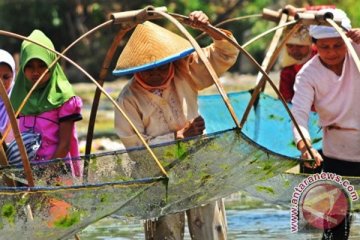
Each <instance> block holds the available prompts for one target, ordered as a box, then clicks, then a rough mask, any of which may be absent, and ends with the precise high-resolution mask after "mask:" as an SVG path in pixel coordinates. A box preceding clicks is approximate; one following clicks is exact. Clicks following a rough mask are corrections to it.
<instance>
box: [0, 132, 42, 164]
mask: <svg viewBox="0 0 360 240" xmlns="http://www.w3.org/2000/svg"><path fill="white" fill-rule="evenodd" d="M21 137H22V140H23V142H24V145H25V149H26V152H27V155H28V158H29V161H30V162H31V161H34V160H35V157H36V152H37V150H38V149H39V148H40V145H41V135H40V133H35V132H29V131H27V132H23V133H21ZM6 156H7V158H8V162H9V164H19V163H22V160H21V156H20V151H19V148H18V145H17V143H16V141H15V140H13V141H12V142H11V143H10V144H9V146H8V149H7V151H6Z"/></svg>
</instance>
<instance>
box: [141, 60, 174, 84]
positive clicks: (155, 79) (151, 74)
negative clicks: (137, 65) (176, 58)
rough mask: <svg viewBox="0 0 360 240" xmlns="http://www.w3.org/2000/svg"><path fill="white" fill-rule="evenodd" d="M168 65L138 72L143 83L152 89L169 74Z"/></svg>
mask: <svg viewBox="0 0 360 240" xmlns="http://www.w3.org/2000/svg"><path fill="white" fill-rule="evenodd" d="M169 67H170V64H165V65H162V66H159V67H157V68H152V69H149V70H146V71H142V72H140V75H141V78H142V79H143V81H144V82H145V83H146V84H148V85H150V86H153V87H156V86H160V85H161V84H162V83H163V82H164V81H165V80H166V77H167V76H168V74H169Z"/></svg>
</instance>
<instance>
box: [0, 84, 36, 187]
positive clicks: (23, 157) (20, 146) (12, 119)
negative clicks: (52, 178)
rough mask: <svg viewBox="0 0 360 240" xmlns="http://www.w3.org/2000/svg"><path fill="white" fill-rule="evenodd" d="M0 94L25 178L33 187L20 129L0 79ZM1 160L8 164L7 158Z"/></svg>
mask: <svg viewBox="0 0 360 240" xmlns="http://www.w3.org/2000/svg"><path fill="white" fill-rule="evenodd" d="M0 96H1V98H2V100H3V102H4V105H5V108H6V111H7V114H8V116H9V121H10V125H11V128H12V130H13V132H14V137H15V140H16V143H17V145H18V149H19V151H20V156H21V160H22V163H23V166H24V172H25V177H26V180H27V182H28V186H29V187H33V186H34V185H35V184H34V178H33V175H32V170H31V167H30V162H29V158H28V155H27V152H26V149H25V146H24V143H23V140H22V138H21V133H20V130H19V126H18V125H17V121H16V118H15V113H14V109H13V108H12V106H11V103H10V100H9V96H8V95H7V93H6V89H5V87H4V84H3V83H2V81H0ZM2 161H3V162H4V163H5V166H6V165H8V163H7V159H5V161H4V160H2Z"/></svg>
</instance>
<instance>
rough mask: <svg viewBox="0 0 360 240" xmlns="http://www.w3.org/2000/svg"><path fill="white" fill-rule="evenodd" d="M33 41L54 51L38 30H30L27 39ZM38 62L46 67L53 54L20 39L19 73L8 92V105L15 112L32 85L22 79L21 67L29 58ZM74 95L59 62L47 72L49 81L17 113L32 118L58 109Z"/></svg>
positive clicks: (23, 66)
mask: <svg viewBox="0 0 360 240" xmlns="http://www.w3.org/2000/svg"><path fill="white" fill-rule="evenodd" d="M28 38H29V39H31V40H32V41H34V42H37V43H39V44H42V45H44V46H46V47H48V48H49V49H55V48H54V45H53V44H52V42H51V40H50V39H49V38H48V37H46V35H45V34H44V33H43V32H41V31H40V30H34V31H33V32H32V33H31V34H30V35H29V37H28ZM34 58H37V59H40V60H42V61H43V62H45V63H46V65H47V66H49V65H50V64H51V63H52V62H53V61H54V60H55V59H56V54H55V53H53V52H51V51H50V50H47V49H46V48H43V47H41V46H39V45H37V44H35V43H32V42H29V41H26V40H24V41H23V42H22V44H21V52H20V70H19V73H18V75H17V77H16V80H15V85H14V88H13V90H12V93H11V97H10V100H11V103H12V105H13V108H14V110H15V111H17V109H18V108H19V106H20V104H21V103H22V101H23V100H24V98H25V96H26V95H27V94H28V92H29V91H30V89H31V87H32V83H31V82H30V81H29V80H28V79H27V78H26V77H25V75H24V69H25V65H26V64H27V63H28V62H29V61H30V60H31V59H34ZM73 96H75V93H74V90H73V88H72V86H71V84H70V83H69V81H68V79H67V77H66V76H65V73H64V72H63V70H62V68H61V66H60V64H59V63H56V64H55V65H54V66H53V67H52V68H51V69H50V79H49V81H48V82H47V83H45V85H44V86H38V87H37V88H36V89H35V90H34V91H33V93H32V94H31V96H30V98H29V99H28V101H27V102H26V104H25V106H24V108H23V109H22V110H21V114H23V115H36V114H39V113H42V112H47V111H49V110H52V109H54V108H57V107H60V106H61V105H62V104H63V103H65V102H66V101H67V100H69V99H70V98H71V97H73Z"/></svg>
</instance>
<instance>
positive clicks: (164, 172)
mask: <svg viewBox="0 0 360 240" xmlns="http://www.w3.org/2000/svg"><path fill="white" fill-rule="evenodd" d="M111 21H112V20H111ZM111 21H110V22H111ZM108 22H109V21H108ZM0 35H7V36H11V37H15V38H19V39H22V40H27V41H29V42H32V43H34V44H37V45H39V46H41V47H43V48H45V49H47V50H49V51H51V52H53V53H55V54H57V55H59V56H60V57H62V58H63V59H65V60H66V61H68V62H69V63H71V64H72V65H73V66H74V67H76V68H77V69H79V71H80V72H82V73H83V74H84V75H85V76H87V77H88V78H89V79H90V80H91V81H92V82H93V83H94V84H95V85H96V86H97V87H98V88H99V89H100V90H101V92H102V93H103V94H104V95H105V96H106V97H107V98H108V99H109V100H110V102H111V103H112V104H113V105H114V106H115V108H116V109H117V110H118V111H120V112H121V114H123V116H124V117H125V119H126V120H127V121H128V122H129V124H130V126H131V127H132V128H133V129H134V131H135V133H136V134H137V136H138V137H139V139H140V140H141V141H142V143H143V144H144V146H145V148H146V149H147V150H148V151H149V153H150V155H151V156H152V157H153V159H154V160H155V162H156V164H157V165H158V167H159V169H160V171H161V172H162V173H163V175H164V176H166V177H168V174H167V172H166V171H165V169H164V167H163V166H162V165H161V163H160V161H159V160H158V159H157V157H156V156H155V154H154V152H153V151H152V150H151V148H150V147H149V145H148V144H147V142H146V141H145V139H144V138H143V136H142V135H141V133H140V132H139V131H138V130H137V129H136V127H135V125H134V124H133V123H132V121H131V120H130V118H129V117H128V116H127V115H126V113H125V112H124V111H123V110H122V109H121V108H120V107H119V105H118V104H117V103H116V101H115V100H114V99H113V98H112V97H111V96H110V95H109V94H108V93H107V92H106V91H105V90H104V88H103V87H102V86H100V85H99V84H98V83H97V81H96V80H95V79H94V78H93V77H92V76H91V75H90V74H89V73H88V72H86V71H85V70H84V69H83V68H82V67H80V66H79V65H78V64H77V63H75V62H74V61H73V60H71V59H70V58H68V57H66V56H65V55H63V54H62V53H60V52H58V51H56V50H53V49H50V48H48V47H46V46H44V45H43V44H40V43H37V42H35V41H33V40H31V39H28V38H27V37H24V36H22V35H19V34H16V33H12V32H8V31H3V30H0ZM56 61H57V60H54V62H53V63H52V64H50V66H53V64H55V63H56ZM45 73H46V71H45V72H44V73H43V75H45ZM18 113H19V111H18V112H17V114H18Z"/></svg>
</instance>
